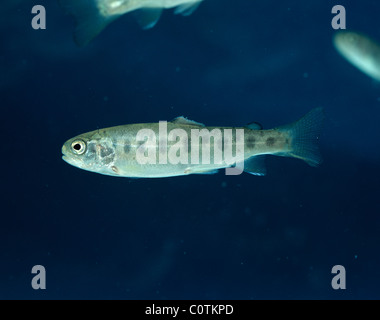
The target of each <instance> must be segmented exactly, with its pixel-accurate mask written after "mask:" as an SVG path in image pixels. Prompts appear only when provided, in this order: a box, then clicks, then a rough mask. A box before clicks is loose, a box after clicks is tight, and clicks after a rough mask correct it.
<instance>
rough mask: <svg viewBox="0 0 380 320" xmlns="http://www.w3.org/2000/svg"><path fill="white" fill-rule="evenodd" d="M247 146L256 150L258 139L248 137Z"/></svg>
mask: <svg viewBox="0 0 380 320" xmlns="http://www.w3.org/2000/svg"><path fill="white" fill-rule="evenodd" d="M245 144H246V147H247V148H249V149H254V148H255V146H256V138H255V137H248V138H247V140H246V142H245Z"/></svg>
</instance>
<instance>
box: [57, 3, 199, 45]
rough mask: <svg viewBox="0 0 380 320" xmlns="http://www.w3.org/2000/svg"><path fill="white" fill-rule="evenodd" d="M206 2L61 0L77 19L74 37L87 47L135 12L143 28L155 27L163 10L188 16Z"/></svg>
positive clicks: (78, 42) (79, 43)
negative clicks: (123, 18) (119, 20)
mask: <svg viewBox="0 0 380 320" xmlns="http://www.w3.org/2000/svg"><path fill="white" fill-rule="evenodd" d="M202 1H203V0H59V3H60V4H61V6H62V7H63V8H64V9H66V11H67V12H68V13H69V14H71V15H72V16H74V18H75V21H76V30H75V34H74V38H75V41H76V43H77V44H78V45H79V46H84V45H86V44H87V43H89V42H90V41H91V40H92V39H93V38H95V37H96V36H97V35H98V34H99V33H100V32H101V31H102V30H103V29H104V28H105V27H106V26H107V25H109V24H110V23H111V22H112V21H114V20H116V19H117V18H119V17H120V16H122V15H124V14H126V13H129V12H135V17H136V20H137V22H138V23H139V24H140V26H141V27H142V28H143V29H150V28H153V27H154V26H155V25H156V23H157V22H158V20H159V19H160V17H161V14H162V11H163V10H164V9H170V8H175V10H174V13H175V14H181V15H183V16H189V15H190V14H192V13H193V12H194V11H195V10H196V9H197V8H198V6H199V4H200V3H201V2H202Z"/></svg>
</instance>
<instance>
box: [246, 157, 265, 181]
mask: <svg viewBox="0 0 380 320" xmlns="http://www.w3.org/2000/svg"><path fill="white" fill-rule="evenodd" d="M244 171H245V172H247V173H250V174H253V175H255V176H265V175H266V174H267V169H266V167H265V156H253V157H251V158H249V159H247V160H245V161H244Z"/></svg>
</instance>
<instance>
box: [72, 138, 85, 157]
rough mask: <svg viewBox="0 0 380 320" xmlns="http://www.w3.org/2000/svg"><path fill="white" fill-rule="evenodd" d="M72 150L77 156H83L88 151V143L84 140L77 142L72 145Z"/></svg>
mask: <svg viewBox="0 0 380 320" xmlns="http://www.w3.org/2000/svg"><path fill="white" fill-rule="evenodd" d="M71 149H72V150H73V152H74V153H75V154H83V153H84V152H85V151H86V143H85V142H84V141H82V140H76V141H74V142H73V143H72V144H71Z"/></svg>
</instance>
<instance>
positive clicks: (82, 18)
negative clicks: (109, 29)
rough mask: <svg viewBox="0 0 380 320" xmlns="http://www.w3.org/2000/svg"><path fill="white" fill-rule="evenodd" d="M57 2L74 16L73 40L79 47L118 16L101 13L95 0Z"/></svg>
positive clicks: (60, 0) (61, 0) (63, 0)
mask: <svg viewBox="0 0 380 320" xmlns="http://www.w3.org/2000/svg"><path fill="white" fill-rule="evenodd" d="M59 4H60V5H61V7H62V8H64V9H65V10H66V11H67V13H69V14H71V15H73V16H74V18H75V23H76V29H75V33H74V40H75V42H76V43H77V45H78V46H80V47H83V46H85V45H86V44H88V43H89V42H90V41H91V40H92V39H94V38H95V37H96V36H97V35H98V34H99V33H100V32H101V31H102V30H103V29H104V28H105V27H106V26H107V25H108V24H109V23H111V22H112V21H113V20H115V19H117V18H118V17H119V16H120V15H114V16H108V17H107V16H104V15H102V14H101V12H100V11H99V8H98V1H96V0H59Z"/></svg>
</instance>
